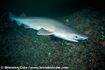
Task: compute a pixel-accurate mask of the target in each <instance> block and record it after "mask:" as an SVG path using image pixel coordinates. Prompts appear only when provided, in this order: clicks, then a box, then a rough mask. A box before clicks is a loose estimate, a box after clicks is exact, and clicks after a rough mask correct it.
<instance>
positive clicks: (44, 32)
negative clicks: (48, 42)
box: [37, 28, 52, 35]
mask: <svg viewBox="0 0 105 70" xmlns="http://www.w3.org/2000/svg"><path fill="white" fill-rule="evenodd" d="M37 35H52V33H51V32H49V31H48V30H45V29H44V28H41V29H40V30H39V31H38V32H37Z"/></svg>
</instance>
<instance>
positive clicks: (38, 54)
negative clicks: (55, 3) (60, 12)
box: [0, 9, 105, 70]
mask: <svg viewBox="0 0 105 70" xmlns="http://www.w3.org/2000/svg"><path fill="white" fill-rule="evenodd" d="M104 14H105V13H104V12H99V11H96V10H92V9H84V10H81V11H77V12H74V13H72V14H70V15H68V16H66V17H63V18H58V19H59V20H61V21H62V22H64V24H66V25H68V26H70V27H73V28H75V29H77V30H79V31H81V32H82V33H84V34H85V35H87V36H88V37H89V40H88V41H80V42H78V43H74V42H69V41H66V40H62V39H59V38H56V37H53V36H38V35H36V32H37V31H35V30H33V29H27V28H24V26H20V27H19V26H17V24H14V23H16V22H10V21H9V19H8V17H7V16H2V17H1V20H0V65H1V66H61V67H62V66H67V67H69V69H68V70H96V69H97V70H105V15H104Z"/></svg>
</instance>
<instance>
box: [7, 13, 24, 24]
mask: <svg viewBox="0 0 105 70" xmlns="http://www.w3.org/2000/svg"><path fill="white" fill-rule="evenodd" d="M9 19H10V21H11V22H13V21H15V22H16V23H17V25H18V26H21V25H22V24H23V23H22V22H20V19H19V18H18V17H16V16H14V15H13V14H12V15H11V14H9Z"/></svg>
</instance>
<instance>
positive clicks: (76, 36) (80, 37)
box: [66, 34, 88, 42]
mask: <svg viewBox="0 0 105 70" xmlns="http://www.w3.org/2000/svg"><path fill="white" fill-rule="evenodd" d="M66 39H67V40H69V41H72V42H78V41H79V40H86V39H88V37H87V36H85V35H79V34H70V35H69V36H68V37H67V38H66Z"/></svg>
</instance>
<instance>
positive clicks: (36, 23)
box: [9, 16, 88, 42]
mask: <svg viewBox="0 0 105 70" xmlns="http://www.w3.org/2000/svg"><path fill="white" fill-rule="evenodd" d="M9 18H10V20H12V21H16V23H17V24H18V25H19V26H20V25H22V24H24V25H25V26H26V27H25V28H32V29H34V30H37V35H46V36H48V35H53V36H55V37H58V38H61V39H64V40H67V41H71V42H79V41H80V40H86V39H88V37H87V36H86V35H84V34H82V33H80V32H79V31H77V30H76V29H74V28H71V27H69V26H67V25H65V24H64V23H63V22H61V21H58V20H55V19H51V18H45V17H16V16H9Z"/></svg>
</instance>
